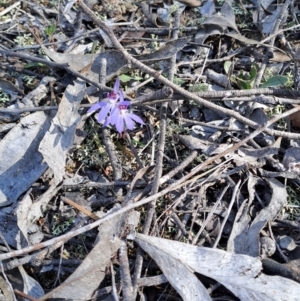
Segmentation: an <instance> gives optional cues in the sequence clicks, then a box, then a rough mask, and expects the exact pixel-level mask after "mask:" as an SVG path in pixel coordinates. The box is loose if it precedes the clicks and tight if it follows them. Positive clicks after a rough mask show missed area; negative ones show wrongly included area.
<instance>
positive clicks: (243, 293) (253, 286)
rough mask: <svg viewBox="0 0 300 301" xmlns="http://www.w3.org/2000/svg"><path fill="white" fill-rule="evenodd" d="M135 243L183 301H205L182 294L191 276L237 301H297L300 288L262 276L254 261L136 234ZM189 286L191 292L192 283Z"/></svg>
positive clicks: (292, 282) (271, 277)
mask: <svg viewBox="0 0 300 301" xmlns="http://www.w3.org/2000/svg"><path fill="white" fill-rule="evenodd" d="M135 241H136V242H137V243H138V244H139V246H140V247H142V248H143V249H144V250H145V251H146V252H147V253H148V254H149V255H150V256H151V257H152V259H153V260H154V261H155V262H156V263H157V264H158V265H159V267H160V269H161V270H162V272H163V273H164V275H165V276H166V277H167V278H168V280H169V282H170V283H171V284H172V285H173V286H174V288H175V289H176V290H177V291H178V293H179V294H180V295H181V297H182V298H183V299H184V300H189V301H193V300H197V301H198V300H207V299H202V295H200V293H199V295H198V296H195V295H194V296H191V295H188V294H189V292H188V290H184V288H185V287H186V285H188V287H189V285H190V284H188V282H189V281H193V280H192V277H191V275H193V274H192V272H197V273H200V274H202V275H205V276H207V277H210V278H212V279H215V280H216V281H218V282H219V283H221V284H222V285H224V286H225V287H226V288H227V289H229V290H230V291H231V292H232V293H234V294H235V295H236V296H237V297H238V298H240V300H241V301H249V300H264V301H287V300H289V301H297V300H299V291H300V285H299V284H298V283H296V282H294V281H292V280H289V279H286V278H283V277H279V276H268V275H265V274H263V273H262V272H261V270H262V263H261V261H260V260H259V259H257V258H254V257H250V256H247V255H236V254H231V253H228V252H226V251H223V250H218V249H211V248H204V247H197V246H193V245H189V244H185V243H181V242H177V241H171V240H167V239H163V238H157V237H151V236H147V235H143V234H137V236H136V238H135ZM174 266H175V268H174V269H173V267H174ZM182 267H183V268H182ZM186 269H188V270H189V271H190V274H185V275H186V277H189V278H187V279H182V276H181V275H182V271H184V273H186ZM191 283H192V284H191V286H192V288H193V292H195V287H196V283H194V282H191ZM198 288H199V287H198ZM201 293H203V292H202V291H201ZM203 295H204V294H203ZM287 296H288V299H287Z"/></svg>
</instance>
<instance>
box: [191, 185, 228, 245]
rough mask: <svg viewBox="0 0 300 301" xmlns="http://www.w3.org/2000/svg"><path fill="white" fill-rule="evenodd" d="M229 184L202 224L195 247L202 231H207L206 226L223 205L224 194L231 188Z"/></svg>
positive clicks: (194, 239) (194, 241)
mask: <svg viewBox="0 0 300 301" xmlns="http://www.w3.org/2000/svg"><path fill="white" fill-rule="evenodd" d="M229 186H230V185H229V184H228V185H227V186H226V187H224V189H223V190H222V193H221V195H220V196H219V198H218V200H217V201H216V203H215V204H214V206H213V208H212V209H211V210H210V212H209V214H208V216H207V218H206V220H205V221H204V222H203V223H202V225H201V228H200V230H199V231H198V233H197V234H196V236H195V237H194V238H193V241H192V244H193V245H195V244H196V243H197V241H198V239H199V237H200V235H201V234H202V231H203V230H204V229H205V227H206V225H207V224H208V222H209V221H210V219H211V217H212V216H213V214H214V213H215V210H216V209H217V207H218V206H219V204H220V203H221V201H222V199H223V196H224V194H225V193H226V191H227V189H228V188H229Z"/></svg>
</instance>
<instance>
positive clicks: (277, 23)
mask: <svg viewBox="0 0 300 301" xmlns="http://www.w3.org/2000/svg"><path fill="white" fill-rule="evenodd" d="M291 3H293V0H286V1H285V3H284V5H283V6H282V8H281V15H280V17H279V18H277V19H276V21H275V26H274V28H273V31H272V33H271V35H272V38H271V39H270V43H269V45H270V47H273V46H274V43H275V38H276V36H277V35H278V34H279V32H278V29H279V26H280V25H281V22H282V21H283V18H284V15H285V14H287V11H288V7H289V6H290V4H291ZM268 50H269V49H268ZM268 63H269V57H268V55H266V56H265V58H264V61H263V63H262V64H261V66H260V69H259V71H258V72H257V75H256V78H255V83H254V87H258V86H259V85H260V82H261V79H262V77H263V75H264V73H265V70H266V67H267V64H268Z"/></svg>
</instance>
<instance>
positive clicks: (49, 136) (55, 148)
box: [39, 80, 85, 184]
mask: <svg viewBox="0 0 300 301" xmlns="http://www.w3.org/2000/svg"><path fill="white" fill-rule="evenodd" d="M84 93H85V83H84V82H83V81H81V80H76V81H75V82H74V86H72V85H69V86H68V87H67V89H66V91H65V93H64V95H63V97H62V100H61V102H60V105H59V107H58V111H57V113H56V116H55V117H54V118H53V120H52V124H51V127H50V129H49V131H48V132H47V133H46V134H45V137H44V139H43V140H42V141H41V144H40V146H39V151H40V152H41V153H42V154H43V157H44V160H45V161H46V162H47V164H48V165H49V167H50V168H51V169H52V170H53V172H54V178H55V182H56V184H58V183H59V182H61V181H62V179H63V175H64V174H65V161H66V153H67V151H68V150H69V149H70V147H71V146H72V144H73V140H74V135H75V129H76V125H77V123H78V122H79V121H80V118H81V117H80V115H79V114H78V109H79V106H80V102H81V100H82V99H83V96H84Z"/></svg>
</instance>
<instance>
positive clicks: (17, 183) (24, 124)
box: [0, 112, 52, 207]
mask: <svg viewBox="0 0 300 301" xmlns="http://www.w3.org/2000/svg"><path fill="white" fill-rule="evenodd" d="M51 119H52V118H51V116H50V115H48V114H45V113H44V112H36V113H33V114H30V115H28V116H26V117H23V118H22V119H21V121H20V123H19V124H18V125H16V126H15V127H14V128H13V129H12V130H11V131H10V132H9V133H8V134H7V135H6V136H5V138H4V139H3V140H2V141H1V142H0V153H1V159H0V163H1V164H0V207H1V206H3V205H9V204H12V203H14V202H15V201H16V200H17V199H18V197H19V196H20V195H21V194H22V193H24V192H25V191H27V189H28V188H29V187H30V186H31V185H32V183H34V182H35V181H36V180H37V179H38V178H39V177H40V176H41V175H42V174H43V173H44V171H45V170H46V168H47V167H48V165H47V164H46V163H42V161H43V156H42V155H41V154H40V153H39V152H38V146H39V144H40V141H41V140H42V139H43V137H44V135H45V133H46V132H47V130H48V128H49V127H50V122H51Z"/></svg>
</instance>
